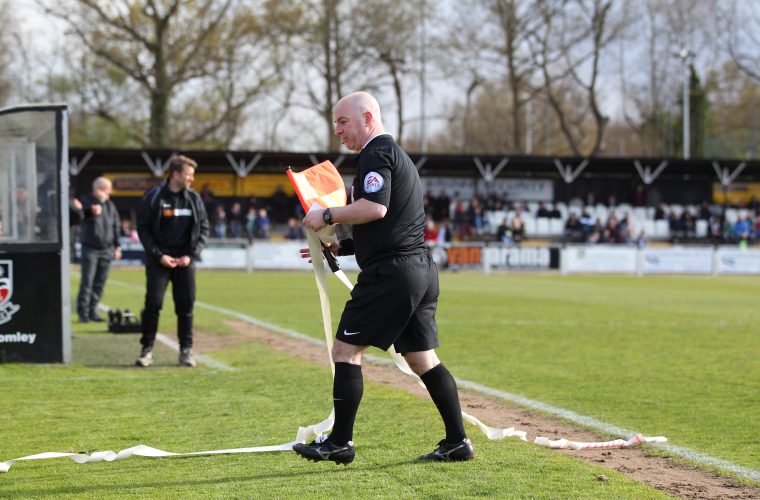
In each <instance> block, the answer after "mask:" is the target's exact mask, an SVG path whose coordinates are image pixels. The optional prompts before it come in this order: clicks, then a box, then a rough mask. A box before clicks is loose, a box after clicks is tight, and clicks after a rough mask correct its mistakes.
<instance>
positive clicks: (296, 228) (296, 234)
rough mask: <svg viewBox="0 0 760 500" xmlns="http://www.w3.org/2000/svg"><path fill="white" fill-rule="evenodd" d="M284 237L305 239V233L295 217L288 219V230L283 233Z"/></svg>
mask: <svg viewBox="0 0 760 500" xmlns="http://www.w3.org/2000/svg"><path fill="white" fill-rule="evenodd" d="M285 239H287V240H303V239H306V235H305V234H304V232H303V227H301V222H300V221H299V220H298V219H296V218H295V217H291V218H289V219H288V231H287V232H286V233H285Z"/></svg>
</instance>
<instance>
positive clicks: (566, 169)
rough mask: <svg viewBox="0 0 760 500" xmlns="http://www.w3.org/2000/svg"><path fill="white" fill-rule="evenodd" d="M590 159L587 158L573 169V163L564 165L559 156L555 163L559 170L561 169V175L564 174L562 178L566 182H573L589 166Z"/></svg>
mask: <svg viewBox="0 0 760 500" xmlns="http://www.w3.org/2000/svg"><path fill="white" fill-rule="evenodd" d="M588 164H589V159H588V158H585V159H584V160H583V161H582V162H581V163H580V164H579V165H578V167H577V168H576V169H575V170H573V167H572V166H571V165H569V164H568V165H562V162H561V161H559V158H555V159H554V165H555V166H556V167H557V170H559V175H561V176H562V180H564V181H565V184H572V183H573V181H575V179H576V178H578V176H579V175H581V172H583V170H584V169H585V168H586V167H587V166H588Z"/></svg>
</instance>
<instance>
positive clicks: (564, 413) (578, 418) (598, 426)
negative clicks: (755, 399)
mask: <svg viewBox="0 0 760 500" xmlns="http://www.w3.org/2000/svg"><path fill="white" fill-rule="evenodd" d="M109 283H114V284H118V285H121V286H127V287H130V288H136V289H140V290H142V289H143V288H142V287H137V286H136V285H132V284H130V283H125V282H121V281H117V280H109ZM196 305H198V306H200V307H203V308H205V309H209V310H211V311H215V312H218V313H221V314H226V315H229V316H231V317H235V318H238V319H241V320H243V321H245V322H247V323H250V324H252V325H256V326H260V327H262V328H267V329H269V330H272V331H275V332H278V333H282V334H284V335H288V336H290V337H293V338H298V339H301V340H306V341H308V342H311V343H312V344H317V345H319V346H324V345H325V343H324V342H322V341H320V340H317V339H314V338H312V337H309V336H308V335H304V334H303V333H300V332H296V331H294V330H290V329H287V328H282V327H279V326H277V325H273V324H271V323H267V322H265V321H261V320H259V319H256V318H254V317H252V316H249V315H247V314H243V313H241V312H238V311H233V310H232V309H227V308H225V307H218V306H214V305H211V304H205V303H203V302H196ZM365 358H366V359H367V360H368V361H371V362H373V363H380V364H385V365H393V362H392V361H391V360H389V359H385V358H379V357H377V356H372V355H368V356H365ZM456 382H457V385H459V386H460V387H466V388H468V389H470V390H472V391H475V392H478V393H481V394H486V395H489V396H494V397H497V398H499V399H503V400H506V401H510V402H513V403H516V404H519V405H521V406H525V407H528V408H532V409H535V410H539V411H542V412H544V413H548V414H550V415H555V416H557V417H560V418H563V419H565V420H569V421H571V422H573V423H576V424H578V425H582V426H584V427H588V428H590V429H594V430H597V431H601V432H604V433H607V434H611V435H614V436H622V437H627V436H632V435H635V434H637V433H636V432H634V431H630V430H628V429H623V428H621V427H617V426H615V425H612V424H608V423H606V422H602V421H600V420H597V419H595V418H593V417H588V416H586V415H581V414H579V413H576V412H574V411H571V410H566V409H564V408H559V407H557V406H552V405H550V404H547V403H543V402H541V401H536V400H534V399H529V398H526V397H524V396H520V395H519V394H511V393H508V392H504V391H500V390H497V389H492V388H490V387H486V386H484V385H481V384H478V383H476V382H470V381H469V380H462V379H460V378H456ZM652 446H654V447H656V448H658V449H661V450H665V451H667V452H668V453H672V454H673V455H675V456H677V457H680V458H683V459H686V460H689V461H691V462H694V463H697V464H700V465H703V466H708V467H717V468H719V469H723V470H727V471H729V472H732V473H734V474H736V475H737V476H739V477H742V478H745V479H750V480H752V481H757V482H760V471H757V470H754V469H751V468H749V467H744V466H742V465H737V464H734V463H732V462H729V461H728V460H723V459H721V458H716V457H712V456H710V455H706V454H704V453H700V452H698V451H694V450H692V449H689V448H685V447H682V446H677V445H674V444H670V443H654V444H652Z"/></svg>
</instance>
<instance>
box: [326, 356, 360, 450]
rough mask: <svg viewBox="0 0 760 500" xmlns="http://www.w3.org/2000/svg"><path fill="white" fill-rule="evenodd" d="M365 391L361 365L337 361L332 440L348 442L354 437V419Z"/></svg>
mask: <svg viewBox="0 0 760 500" xmlns="http://www.w3.org/2000/svg"><path fill="white" fill-rule="evenodd" d="M363 392H364V379H363V378H362V367H361V365H352V364H351V363H335V378H334V379H333V405H334V407H335V425H334V426H333V430H332V432H331V433H330V441H332V442H333V443H335V444H346V443H347V442H349V441H351V439H353V432H354V419H355V418H356V412H357V411H358V410H359V403H361V400H362V393H363Z"/></svg>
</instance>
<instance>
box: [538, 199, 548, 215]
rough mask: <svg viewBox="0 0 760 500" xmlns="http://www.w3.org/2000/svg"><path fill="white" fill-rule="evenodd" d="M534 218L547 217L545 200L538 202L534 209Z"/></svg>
mask: <svg viewBox="0 0 760 500" xmlns="http://www.w3.org/2000/svg"><path fill="white" fill-rule="evenodd" d="M536 218H549V209H548V208H546V202H543V201H541V202H539V203H538V209H537V210H536Z"/></svg>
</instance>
